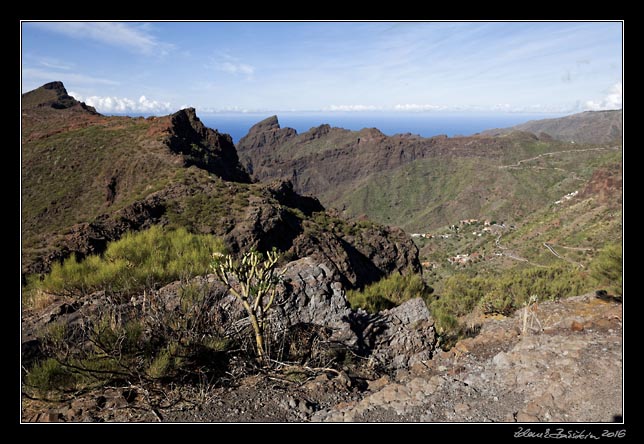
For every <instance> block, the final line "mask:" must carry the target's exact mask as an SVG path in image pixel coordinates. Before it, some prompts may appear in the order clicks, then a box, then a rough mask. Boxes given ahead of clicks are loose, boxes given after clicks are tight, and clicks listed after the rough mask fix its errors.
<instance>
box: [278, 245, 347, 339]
mask: <svg viewBox="0 0 644 444" xmlns="http://www.w3.org/2000/svg"><path fill="white" fill-rule="evenodd" d="M282 279H283V283H284V290H283V293H282V295H281V297H280V298H281V299H283V300H284V303H281V304H278V305H277V306H276V310H275V312H274V319H275V321H276V323H277V324H278V325H281V326H282V327H281V330H284V329H288V328H289V327H291V326H295V325H298V324H314V325H318V326H323V327H325V328H328V329H330V330H331V332H330V335H329V340H331V341H337V342H341V343H343V344H345V345H347V346H350V347H352V346H354V345H355V344H356V342H357V340H358V338H357V336H356V334H355V332H354V331H353V330H352V326H351V324H350V315H351V308H350V307H349V304H348V302H347V299H346V297H345V292H344V287H343V285H342V282H341V276H340V275H339V274H338V273H337V272H336V271H333V270H331V269H330V268H329V267H327V266H326V265H325V264H323V263H317V262H316V261H315V260H314V259H313V258H310V257H305V258H302V259H299V260H297V261H294V262H291V263H289V264H288V265H287V266H286V267H285V268H284V273H283V275H282Z"/></svg>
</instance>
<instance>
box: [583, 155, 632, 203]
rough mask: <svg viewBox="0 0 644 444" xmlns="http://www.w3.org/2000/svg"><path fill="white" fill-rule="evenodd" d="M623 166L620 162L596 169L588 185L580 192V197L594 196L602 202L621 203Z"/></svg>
mask: <svg viewBox="0 0 644 444" xmlns="http://www.w3.org/2000/svg"><path fill="white" fill-rule="evenodd" d="M622 168H623V167H622V164H621V163H620V164H615V165H611V166H608V167H605V168H598V169H596V170H595V172H593V175H592V177H591V178H590V180H589V181H588V183H587V184H586V186H585V187H584V188H583V190H581V192H580V193H579V197H580V198H588V197H594V198H596V199H597V201H598V202H600V203H602V204H609V205H610V204H612V205H615V206H619V205H621V202H622V190H623V185H622V181H623V178H622Z"/></svg>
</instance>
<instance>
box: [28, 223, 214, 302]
mask: <svg viewBox="0 0 644 444" xmlns="http://www.w3.org/2000/svg"><path fill="white" fill-rule="evenodd" d="M223 251H224V245H223V242H222V241H221V240H220V239H218V238H215V237H213V236H209V235H195V234H191V233H189V232H188V231H187V230H186V229H184V228H179V229H176V230H168V231H165V230H164V229H163V228H161V227H159V226H153V227H151V228H150V229H148V230H145V231H141V232H138V233H132V232H130V233H127V234H126V235H125V236H123V237H122V238H121V239H120V240H118V241H115V242H111V243H109V244H108V246H107V249H106V251H105V253H104V254H103V256H97V255H91V256H88V257H86V258H85V259H83V260H82V261H78V260H77V259H76V257H75V256H73V255H72V256H71V257H69V258H67V259H66V260H65V261H63V262H62V263H57V264H54V265H53V267H52V270H51V272H50V273H49V274H48V275H46V276H45V278H44V279H43V280H42V281H41V282H39V283H36V287H38V288H41V289H43V290H45V291H49V292H51V293H56V294H84V293H87V292H92V291H97V290H102V289H107V290H110V291H115V292H121V293H131V292H136V291H140V290H143V289H144V288H152V287H156V286H159V285H163V284H167V283H169V282H172V281H175V280H178V279H181V278H189V277H192V276H196V275H202V274H206V273H208V267H209V265H210V261H211V254H212V252H223Z"/></svg>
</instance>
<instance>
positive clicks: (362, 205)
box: [238, 117, 621, 231]
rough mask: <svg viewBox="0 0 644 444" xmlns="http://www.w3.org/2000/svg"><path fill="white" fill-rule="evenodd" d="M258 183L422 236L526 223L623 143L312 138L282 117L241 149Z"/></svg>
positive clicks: (373, 133)
mask: <svg viewBox="0 0 644 444" xmlns="http://www.w3.org/2000/svg"><path fill="white" fill-rule="evenodd" d="M238 149H239V153H240V160H241V162H242V163H243V164H244V165H245V166H247V168H248V169H249V171H252V174H253V176H254V178H255V179H258V180H272V179H275V178H282V179H288V180H291V181H292V182H293V184H294V186H295V189H296V191H298V192H300V193H304V194H313V195H316V196H318V197H319V198H320V200H321V202H322V203H323V204H324V205H326V206H330V207H335V208H339V209H342V210H344V211H345V212H346V213H347V214H350V215H354V216H357V215H361V214H366V215H367V216H368V217H370V218H372V219H373V220H376V221H378V222H381V223H387V224H393V225H397V226H400V227H403V228H404V229H406V230H410V231H417V230H425V229H429V228H435V227H439V226H442V225H445V224H449V223H453V221H454V220H458V219H465V218H479V217H490V218H496V219H512V220H518V219H520V218H522V217H524V216H525V215H527V214H530V213H531V212H533V211H535V210H537V209H539V208H540V207H541V206H543V205H545V204H547V203H548V202H551V201H553V200H555V199H556V198H558V197H559V196H561V195H565V194H567V193H570V192H572V191H574V190H575V189H577V188H579V186H580V184H582V183H583V182H584V181H585V180H588V179H589V178H590V176H591V175H592V171H593V169H594V168H596V167H597V166H600V165H602V164H604V163H606V162H609V163H610V162H615V161H618V160H619V159H620V158H621V151H620V149H621V148H620V146H619V144H603V145H591V144H581V143H577V144H571V143H570V142H564V141H557V140H553V139H552V138H550V137H547V136H546V137H544V138H539V137H537V136H535V135H533V134H530V133H527V132H512V133H509V134H506V135H502V136H498V137H491V136H474V137H454V138H447V137H444V136H443V137H432V138H422V137H419V136H411V135H394V136H391V137H388V136H385V135H384V134H382V133H381V132H380V131H378V130H377V129H373V128H372V129H363V130H361V131H348V130H345V129H341V128H331V127H330V126H329V125H321V126H319V127H317V128H312V129H311V130H309V131H307V132H305V133H303V134H297V132H296V131H295V130H293V129H290V128H280V127H279V123H278V121H277V118H276V117H272V118H269V119H267V120H265V121H263V122H260V123H259V124H257V125H255V126H254V127H253V128H251V130H250V131H249V133H248V135H247V136H245V137H244V138H242V139H241V140H240V142H239V144H238Z"/></svg>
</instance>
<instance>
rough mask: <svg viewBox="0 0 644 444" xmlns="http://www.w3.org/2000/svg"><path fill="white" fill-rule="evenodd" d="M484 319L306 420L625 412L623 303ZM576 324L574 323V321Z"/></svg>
mask: <svg viewBox="0 0 644 444" xmlns="http://www.w3.org/2000/svg"><path fill="white" fill-rule="evenodd" d="M531 310H532V313H533V314H535V315H536V316H538V318H539V320H540V321H539V323H537V322H533V321H534V318H532V317H530V319H531V322H530V323H528V328H524V324H523V319H522V315H523V310H519V311H518V312H517V313H515V315H514V316H513V317H511V318H503V319H500V320H488V321H487V322H485V323H484V324H483V326H482V328H481V330H480V332H479V334H478V335H477V336H475V337H472V338H468V339H464V340H462V341H460V342H459V343H457V344H456V346H455V347H453V348H452V349H451V350H450V351H449V352H443V351H440V352H438V353H436V354H435V355H434V357H433V358H432V359H431V360H430V361H427V362H426V363H424V364H425V365H423V366H416V368H414V369H413V370H412V371H411V372H408V373H404V372H401V373H400V374H399V377H398V378H396V380H394V381H391V380H385V381H380V382H379V381H374V382H373V383H370V384H369V386H370V389H369V391H368V392H367V393H366V394H365V395H366V396H365V397H364V398H363V399H362V400H360V401H359V402H352V403H345V404H339V405H337V406H336V407H334V408H331V409H324V410H320V411H319V412H316V413H315V414H314V415H313V418H312V420H313V421H332V422H334V421H347V422H361V421H367V422H383V421H384V422H614V421H620V420H621V418H622V310H621V304H615V303H613V302H606V301H602V300H600V299H599V298H596V297H593V296H592V295H587V296H580V297H574V298H569V299H566V300H562V301H560V302H548V303H543V304H540V305H539V307H538V310H537V309H536V308H535V307H532V309H531ZM577 325H579V326H580V327H581V328H579V327H578V326H577Z"/></svg>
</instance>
